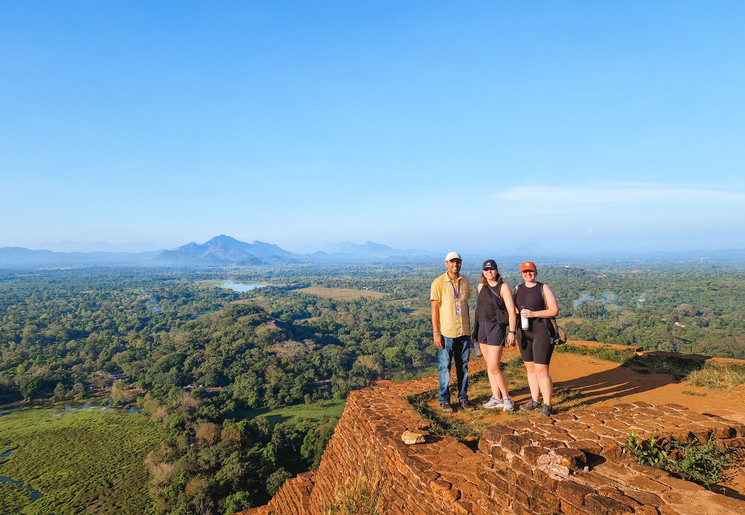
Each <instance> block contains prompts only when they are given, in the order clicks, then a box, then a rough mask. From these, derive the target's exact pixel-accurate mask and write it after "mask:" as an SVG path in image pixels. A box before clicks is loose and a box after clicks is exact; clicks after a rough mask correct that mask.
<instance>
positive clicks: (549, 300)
mask: <svg viewBox="0 0 745 515" xmlns="http://www.w3.org/2000/svg"><path fill="white" fill-rule="evenodd" d="M537 272H538V269H537V268H536V266H535V263H533V262H532V261H525V262H524V263H523V264H521V265H520V273H521V274H522V276H523V280H524V283H523V284H519V285H517V286H516V287H515V292H514V299H515V309H516V312H517V314H518V315H519V316H520V317H521V324H520V333H519V347H520V354H521V355H522V357H523V362H524V363H525V369H526V370H527V373H528V385H529V386H530V396H531V399H530V400H529V401H528V402H526V403H524V404H522V405H521V406H520V409H521V410H523V411H530V410H534V409H538V408H541V415H542V416H544V417H548V416H550V415H553V413H554V410H553V406H552V405H551V397H552V396H553V392H554V383H553V380H552V379H551V376H550V375H549V372H548V365H549V363H550V361H551V354H553V352H554V346H553V345H552V343H551V333H550V332H549V323H550V322H549V321H548V320H547V319H548V318H553V317H555V316H556V315H558V314H559V305H558V303H557V302H556V297H555V296H554V292H552V291H551V288H549V287H548V286H546V285H545V284H543V283H540V282H538V281H536V280H535V278H536V275H537ZM541 396H542V397H543V404H541V402H539V398H540V397H541Z"/></svg>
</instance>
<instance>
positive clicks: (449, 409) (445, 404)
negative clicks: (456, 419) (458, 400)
mask: <svg viewBox="0 0 745 515" xmlns="http://www.w3.org/2000/svg"><path fill="white" fill-rule="evenodd" d="M440 407H441V408H442V411H444V412H445V413H451V412H452V411H453V407H452V406H451V405H450V403H449V402H441V403H440Z"/></svg>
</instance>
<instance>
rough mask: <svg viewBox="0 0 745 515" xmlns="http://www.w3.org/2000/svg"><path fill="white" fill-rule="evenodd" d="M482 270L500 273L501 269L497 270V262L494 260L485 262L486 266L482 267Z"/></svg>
mask: <svg viewBox="0 0 745 515" xmlns="http://www.w3.org/2000/svg"><path fill="white" fill-rule="evenodd" d="M481 269H482V270H496V271H497V272H499V268H497V262H496V261H494V260H493V259H487V260H486V261H484V266H482V267H481Z"/></svg>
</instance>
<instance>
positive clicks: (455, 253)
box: [445, 252, 463, 261]
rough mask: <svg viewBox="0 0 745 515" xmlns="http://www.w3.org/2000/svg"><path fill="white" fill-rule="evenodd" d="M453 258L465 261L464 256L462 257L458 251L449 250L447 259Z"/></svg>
mask: <svg viewBox="0 0 745 515" xmlns="http://www.w3.org/2000/svg"><path fill="white" fill-rule="evenodd" d="M453 259H460V260H461V261H463V258H461V257H460V254H458V253H457V252H448V255H447V256H445V261H452V260H453Z"/></svg>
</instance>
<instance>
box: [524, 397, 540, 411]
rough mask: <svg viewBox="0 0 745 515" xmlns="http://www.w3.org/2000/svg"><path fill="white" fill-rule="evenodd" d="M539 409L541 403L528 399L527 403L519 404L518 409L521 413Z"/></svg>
mask: <svg viewBox="0 0 745 515" xmlns="http://www.w3.org/2000/svg"><path fill="white" fill-rule="evenodd" d="M540 407H541V403H540V402H538V401H534V400H533V399H530V400H529V401H528V402H526V403H524V404H521V405H520V409H521V410H523V411H532V410H534V409H538V408H540Z"/></svg>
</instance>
